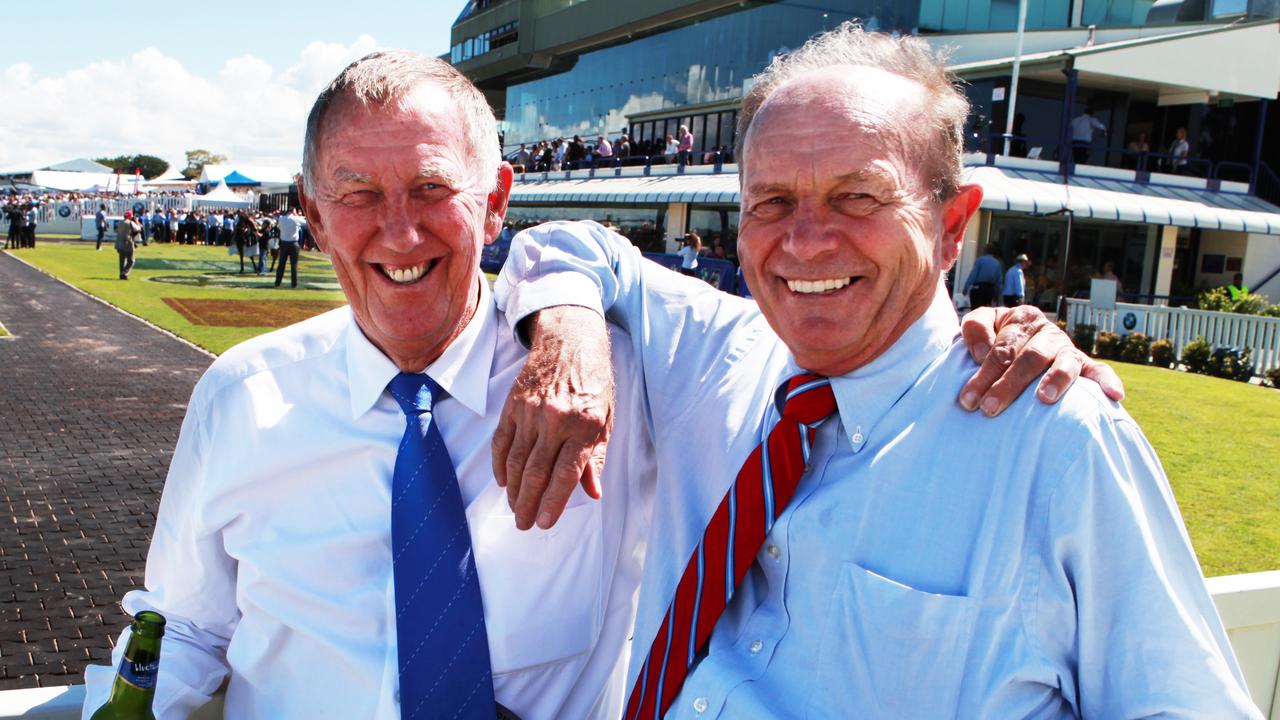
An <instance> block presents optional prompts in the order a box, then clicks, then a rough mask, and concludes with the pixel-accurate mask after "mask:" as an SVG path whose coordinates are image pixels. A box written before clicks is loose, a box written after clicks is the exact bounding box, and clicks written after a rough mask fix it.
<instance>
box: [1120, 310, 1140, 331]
mask: <svg viewBox="0 0 1280 720" xmlns="http://www.w3.org/2000/svg"><path fill="white" fill-rule="evenodd" d="M1121 323H1123V324H1124V329H1125V330H1132V329H1134V328H1136V327H1138V316H1137V315H1135V314H1134V313H1131V312H1127V313H1125V314H1124V319H1123V320H1121Z"/></svg>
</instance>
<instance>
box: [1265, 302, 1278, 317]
mask: <svg viewBox="0 0 1280 720" xmlns="http://www.w3.org/2000/svg"><path fill="white" fill-rule="evenodd" d="M1262 314H1263V315H1266V316H1267V317H1280V305H1268V306H1267V307H1266V308H1265V309H1264V310H1263V311H1262Z"/></svg>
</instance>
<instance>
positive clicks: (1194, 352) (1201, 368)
mask: <svg viewBox="0 0 1280 720" xmlns="http://www.w3.org/2000/svg"><path fill="white" fill-rule="evenodd" d="M1210 355H1212V351H1210V350H1209V343H1207V342H1205V339H1204V338H1196V339H1195V340H1192V341H1191V342H1189V343H1187V345H1186V347H1184V348H1182V364H1183V365H1185V366H1186V368H1187V371H1188V372H1193V373H1199V374H1201V375H1208V374H1209V356H1210Z"/></svg>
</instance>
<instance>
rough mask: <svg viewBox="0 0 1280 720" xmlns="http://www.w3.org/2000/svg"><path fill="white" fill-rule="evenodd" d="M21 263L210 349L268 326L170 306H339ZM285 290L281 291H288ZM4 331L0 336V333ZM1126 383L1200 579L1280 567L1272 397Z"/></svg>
mask: <svg viewBox="0 0 1280 720" xmlns="http://www.w3.org/2000/svg"><path fill="white" fill-rule="evenodd" d="M15 254H16V255H18V256H19V257H21V258H23V259H25V260H27V261H28V262H30V263H32V264H34V265H36V266H38V267H40V268H42V269H44V270H46V271H48V272H50V273H52V274H54V275H56V276H58V277H59V278H62V279H63V280H66V281H67V282H70V283H71V284H73V285H75V286H77V287H79V288H81V289H82V290H85V291H86V292H88V293H90V294H92V295H95V296H97V297H100V298H102V299H104V300H106V301H107V302H109V303H111V304H113V305H116V306H119V307H121V308H123V309H125V310H127V311H129V312H131V313H133V314H135V315H138V316H141V317H143V318H146V319H147V320H149V321H150V322H152V323H155V324H156V325H159V326H160V327H162V328H165V329H166V330H169V331H170V332H172V333H174V334H176V335H179V336H181V337H184V338H186V339H188V340H190V341H191V342H194V343H195V344H197V345H199V346H201V347H204V348H206V349H208V350H210V351H211V352H214V353H220V352H222V351H223V350H226V349H227V348H228V347H230V346H232V345H234V344H235V343H237V342H240V341H242V340H245V339H247V338H249V337H253V336H255V335H259V334H261V333H263V332H266V331H267V330H269V329H270V327H269V326H268V325H267V324H264V325H262V326H251V327H221V326H216V325H200V324H195V323H192V322H191V321H190V320H188V318H187V317H185V316H184V315H183V314H181V313H179V312H178V311H177V310H175V309H173V307H172V306H171V305H170V304H169V303H166V302H165V300H164V298H170V300H171V301H173V300H175V299H176V300H177V301H179V302H181V301H201V300H251V301H260V302H266V303H268V304H267V305H259V306H254V307H256V308H264V307H265V308H267V309H266V310H262V309H257V310H255V311H254V312H258V313H262V314H263V315H264V316H265V315H266V314H269V313H270V310H269V308H270V307H271V306H270V305H269V303H270V302H273V301H276V300H324V301H329V303H340V302H342V293H341V292H340V291H339V289H338V286H337V281H336V279H335V278H334V276H333V269H332V267H331V266H330V265H329V263H328V260H327V259H326V258H325V257H324V256H323V255H321V254H318V253H304V256H303V261H302V262H301V263H300V264H299V281H300V283H301V285H302V287H300V288H299V289H297V290H293V289H290V288H288V287H287V286H286V287H283V288H278V289H277V288H274V287H271V286H272V285H273V284H274V277H272V278H260V277H257V276H254V275H249V274H246V275H239V274H238V272H237V271H238V270H239V258H238V257H228V256H227V254H226V251H225V249H223V248H210V247H203V246H200V247H189V246H178V245H154V244H153V245H150V246H147V247H140V248H138V251H137V255H136V258H137V265H136V266H135V267H134V271H133V273H132V275H131V276H130V279H129V280H128V281H121V280H119V279H117V278H116V253H115V251H114V250H113V249H111V248H110V247H104V248H103V249H102V251H101V252H96V251H95V250H94V248H93V245H92V244H91V243H50V242H42V243H39V244H38V245H37V247H36V248H35V249H34V250H21V251H18V252H17V253H15ZM286 285H287V283H286ZM0 332H2V331H0ZM1113 367H1115V369H1116V372H1118V373H1119V374H1120V376H1121V378H1122V379H1123V380H1124V382H1125V387H1126V389H1127V391H1128V399H1127V400H1126V401H1125V407H1126V408H1128V410H1129V412H1130V413H1131V414H1132V415H1133V416H1134V417H1135V418H1136V419H1137V420H1138V422H1139V423H1140V424H1141V425H1142V428H1143V430H1144V431H1145V432H1146V434H1147V437H1148V438H1150V439H1151V444H1152V445H1154V446H1155V448H1156V451H1157V452H1158V453H1159V454H1160V459H1161V460H1162V461H1163V463H1164V467H1165V470H1166V472H1167V473H1168V474H1169V479H1170V481H1171V483H1172V484H1173V489H1174V494H1175V495H1176V496H1177V499H1178V503H1179V505H1180V506H1181V508H1182V514H1183V517H1184V518H1185V520H1186V523H1187V527H1188V530H1189V531H1190V533H1191V539H1192V542H1193V543H1194V545H1195V548H1196V552H1197V554H1198V555H1199V557H1200V562H1201V565H1203V567H1204V571H1205V575H1209V576H1213V575H1229V574H1234V573H1243V572H1256V571H1261V570H1275V569H1280V443H1278V442H1276V435H1277V429H1280V392H1277V391H1275V390H1270V389H1266V388H1260V387H1257V386H1253V385H1245V384H1243V383H1237V382H1231V381H1228V380H1220V379H1217V378H1209V377H1203V376H1200V375H1191V374H1189V373H1183V372H1175V371H1172V370H1160V369H1157V368H1150V367H1142V366H1137V365H1129V364H1126V363H1113Z"/></svg>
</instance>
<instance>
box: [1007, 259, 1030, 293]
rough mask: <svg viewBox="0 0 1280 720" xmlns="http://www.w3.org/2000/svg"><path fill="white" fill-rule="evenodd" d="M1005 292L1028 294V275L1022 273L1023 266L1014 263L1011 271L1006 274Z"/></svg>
mask: <svg viewBox="0 0 1280 720" xmlns="http://www.w3.org/2000/svg"><path fill="white" fill-rule="evenodd" d="M1004 294H1005V295H1016V296H1018V297H1022V296H1024V295H1026V294H1027V280H1026V276H1025V275H1023V274H1022V266H1021V265H1019V264H1018V263H1014V264H1013V267H1011V268H1009V272H1007V273H1005V274H1004Z"/></svg>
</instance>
